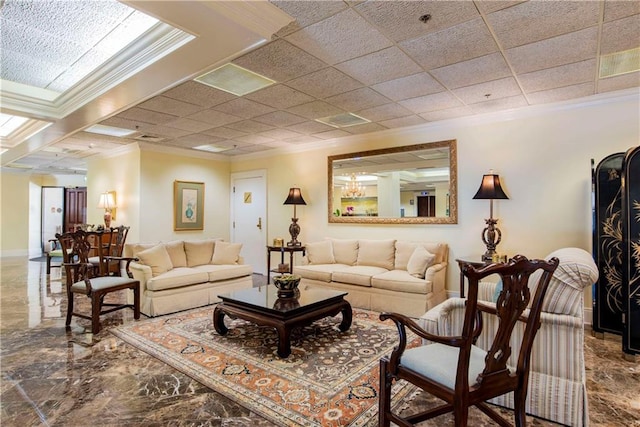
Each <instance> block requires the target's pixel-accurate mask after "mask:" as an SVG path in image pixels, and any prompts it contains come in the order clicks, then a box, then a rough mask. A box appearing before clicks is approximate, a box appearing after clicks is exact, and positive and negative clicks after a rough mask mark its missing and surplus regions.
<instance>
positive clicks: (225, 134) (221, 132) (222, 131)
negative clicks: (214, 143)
mask: <svg viewBox="0 0 640 427" xmlns="http://www.w3.org/2000/svg"><path fill="white" fill-rule="evenodd" d="M204 133H205V134H207V135H211V136H218V137H220V138H225V139H233V138H237V137H239V136H244V135H246V134H247V133H246V132H241V131H239V130H236V129H231V128H228V127H217V128H213V129H209V130H206V131H204Z"/></svg>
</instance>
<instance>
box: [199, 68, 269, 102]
mask: <svg viewBox="0 0 640 427" xmlns="http://www.w3.org/2000/svg"><path fill="white" fill-rule="evenodd" d="M194 80H195V81H197V82H199V83H202V84H205V85H207V86H211V87H214V88H216V89H220V90H223V91H225V92H229V93H232V94H234V95H237V96H243V95H246V94H248V93H251V92H255V91H257V90H260V89H262V88H265V87H267V86H271V85H272V84H274V83H275V82H276V81H275V80H271V79H270V78H268V77H265V76H262V75H260V74H258V73H254V72H253V71H250V70H247V69H246V68H242V67H239V66H237V65H235V64H231V63H229V64H225V65H223V66H222V67H218V68H216V69H215V70H213V71H210V72H208V73H206V74H203V75H201V76H199V77H196V78H195V79H194Z"/></svg>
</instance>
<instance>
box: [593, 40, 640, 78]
mask: <svg viewBox="0 0 640 427" xmlns="http://www.w3.org/2000/svg"><path fill="white" fill-rule="evenodd" d="M639 70H640V47H637V48H635V49H629V50H623V51H622V52H616V53H611V54H609V55H602V56H601V57H600V78H601V79H604V78H606V77H613V76H619V75H621V74H627V73H633V72H634V71H639Z"/></svg>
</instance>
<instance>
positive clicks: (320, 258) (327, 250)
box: [306, 240, 336, 264]
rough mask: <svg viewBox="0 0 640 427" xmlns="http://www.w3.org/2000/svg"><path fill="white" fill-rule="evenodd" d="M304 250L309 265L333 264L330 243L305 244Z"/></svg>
mask: <svg viewBox="0 0 640 427" xmlns="http://www.w3.org/2000/svg"><path fill="white" fill-rule="evenodd" d="M306 248H307V249H306V250H307V258H308V259H309V264H335V262H336V260H335V258H334V257H333V246H332V245H331V241H329V240H323V241H322V242H314V243H307V244H306Z"/></svg>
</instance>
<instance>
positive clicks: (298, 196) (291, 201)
mask: <svg viewBox="0 0 640 427" xmlns="http://www.w3.org/2000/svg"><path fill="white" fill-rule="evenodd" d="M306 204H307V202H305V201H304V199H303V198H302V193H301V192H300V189H299V188H297V187H291V188H290V189H289V195H288V196H287V200H285V201H284V203H283V205H306Z"/></svg>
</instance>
